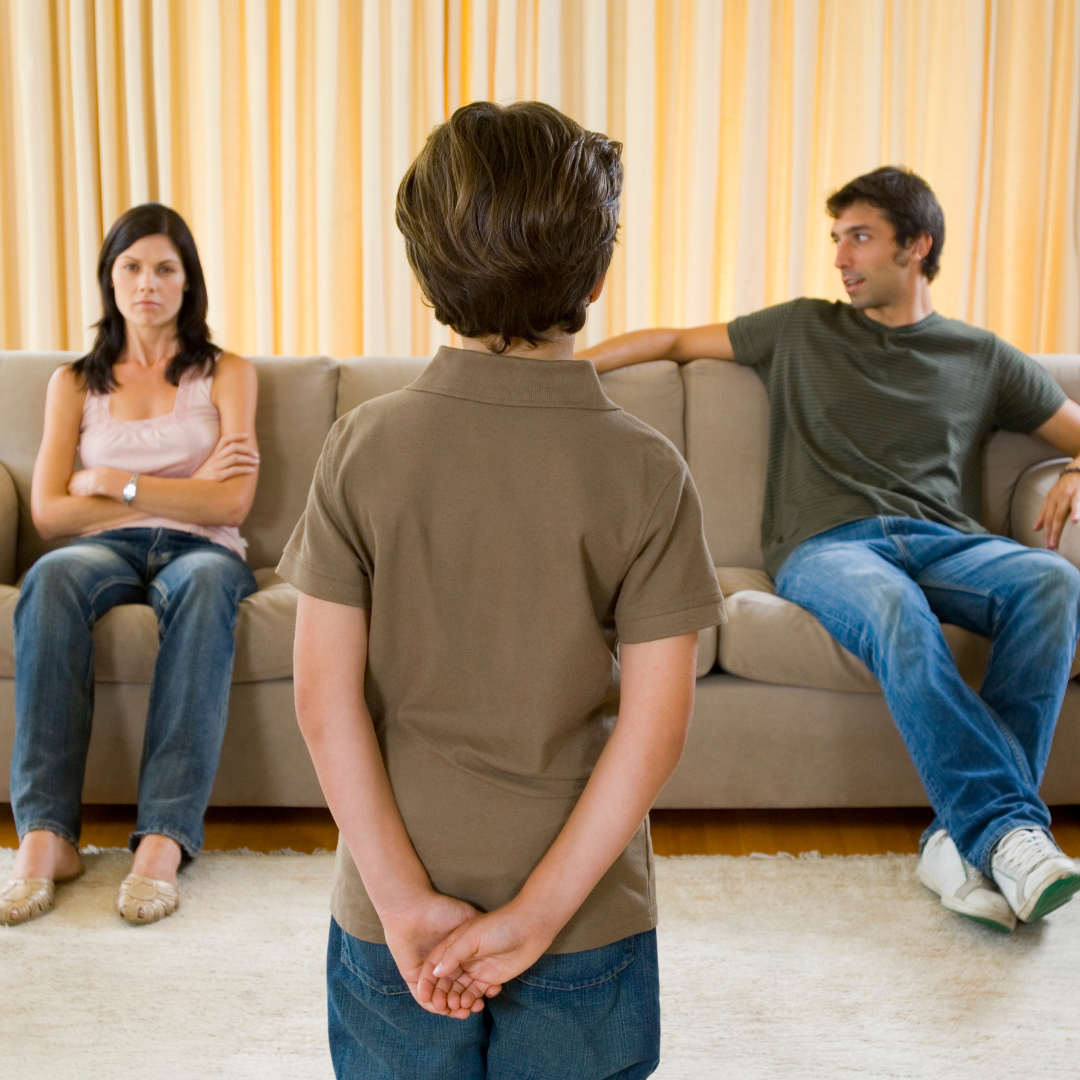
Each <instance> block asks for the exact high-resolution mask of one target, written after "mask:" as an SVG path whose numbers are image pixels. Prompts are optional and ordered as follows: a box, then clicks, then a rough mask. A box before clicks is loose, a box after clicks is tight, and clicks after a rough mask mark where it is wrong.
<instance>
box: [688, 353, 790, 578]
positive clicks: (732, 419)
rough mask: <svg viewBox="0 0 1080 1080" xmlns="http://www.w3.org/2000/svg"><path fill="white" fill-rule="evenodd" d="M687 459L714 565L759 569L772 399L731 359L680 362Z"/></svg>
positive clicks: (755, 376)
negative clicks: (684, 389) (684, 403)
mask: <svg viewBox="0 0 1080 1080" xmlns="http://www.w3.org/2000/svg"><path fill="white" fill-rule="evenodd" d="M682 377H683V383H684V385H685V387H686V461H687V464H688V465H689V466H690V472H691V473H692V474H693V477H694V483H695V484H696V485H697V489H698V493H699V494H700V496H701V507H702V512H703V516H704V523H705V540H706V541H707V543H708V545H709V550H710V551H711V552H712V557H713V562H714V563H716V565H717V566H746V567H750V568H752V569H755V570H756V569H760V568H761V566H762V558H761V511H762V508H763V507H764V505H765V467H766V464H767V461H768V454H769V399H768V397H767V395H766V393H765V387H764V386H763V385H762V383H761V380H760V379H759V378H758V376H757V375H756V374H754V372H753V371H751V370H749V369H748V368H741V367H739V366H737V365H736V364H733V363H731V362H730V361H726V360H694V361H691V362H690V363H689V364H686V365H684V366H683V369H682Z"/></svg>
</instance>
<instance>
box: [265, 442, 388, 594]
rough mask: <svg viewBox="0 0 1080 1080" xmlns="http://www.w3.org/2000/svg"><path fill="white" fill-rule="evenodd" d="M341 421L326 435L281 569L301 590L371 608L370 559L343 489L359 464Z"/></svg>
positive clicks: (279, 565) (286, 578)
mask: <svg viewBox="0 0 1080 1080" xmlns="http://www.w3.org/2000/svg"><path fill="white" fill-rule="evenodd" d="M345 431H346V429H345V427H344V424H343V423H342V421H339V422H338V423H337V424H335V425H334V427H333V428H331V429H330V434H329V435H328V436H327V437H326V443H325V444H324V445H323V449H322V453H321V454H320V455H319V462H318V464H317V465H316V466H315V477H314V479H313V480H312V482H311V490H310V491H309V492H308V501H307V507H306V508H305V510H304V513H303V516H302V517H301V518H300V520H299V521H298V522H297V523H296V528H295V529H294V530H293V534H292V536H291V537H290V539H289V542H288V544H286V546H285V552H284V554H283V555H282V556H281V562H280V563H278V567H277V572H278V573H279V574H280V575H281V576H282V577H283V578H284V579H285V580H286V581H288V582H289V583H290V584H291V585H294V586H295V587H296V588H297V589H299V591H300V592H302V593H305V594H306V595H308V596H314V597H316V598H317V599H319V600H328V601H330V602H331V603H334V604H347V605H348V606H349V607H361V608H368V609H370V607H371V574H372V570H373V566H372V561H371V558H370V556H369V554H368V551H367V547H366V545H365V544H364V542H363V538H362V536H361V534H360V528H359V525H358V523H357V521H356V520H355V517H356V516H355V514H354V513H352V512H351V510H350V508H349V506H348V500H347V499H346V497H345V488H346V485H347V484H348V482H349V477H350V475H355V474H356V466H355V464H354V463H352V462H351V461H350V458H353V457H355V455H354V454H350V453H349V452H348V450H347V447H348V445H349V442H350V441H349V440H346V439H345V438H344V435H345Z"/></svg>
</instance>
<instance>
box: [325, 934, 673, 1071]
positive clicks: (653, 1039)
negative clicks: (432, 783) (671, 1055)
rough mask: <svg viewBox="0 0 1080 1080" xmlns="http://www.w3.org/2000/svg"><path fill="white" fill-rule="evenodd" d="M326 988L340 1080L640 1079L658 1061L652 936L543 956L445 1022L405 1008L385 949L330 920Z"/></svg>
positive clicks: (407, 1001) (400, 982)
mask: <svg viewBox="0 0 1080 1080" xmlns="http://www.w3.org/2000/svg"><path fill="white" fill-rule="evenodd" d="M326 982H327V991H328V1006H329V1014H330V1055H331V1057H332V1058H333V1061H334V1072H335V1074H336V1076H337V1077H338V1080H434V1078H435V1077H438V1080H483V1078H485V1077H487V1078H489V1080H571V1078H572V1080H601V1078H602V1077H604V1078H606V1077H611V1078H616V1077H617V1078H619V1080H638V1078H639V1077H645V1076H649V1075H651V1074H652V1073H653V1071H654V1070H655V1069H656V1066H657V1064H658V1063H659V1061H660V984H659V976H658V971H657V964H656V931H655V930H649V931H647V932H646V933H644V934H637V935H635V936H634V937H628V938H623V939H622V940H621V941H616V942H614V943H613V944H611V945H605V946H603V947H602V948H599V949H590V950H589V951H588V952H577V953H560V954H555V955H545V956H542V957H541V958H540V959H539V960H538V961H537V962H536V963H535V964H534V965H533V966H532V967H531V968H529V969H528V970H527V971H525V972H522V974H521V975H519V976H518V977H517V978H516V979H511V980H510V982H508V983H507V984H506V985H505V986H504V987H503V988H502V991H501V992H500V993H499V994H498V995H497V996H496V997H493V998H490V999H489V1000H488V1001H487V1003H486V1004H485V1006H484V1010H483V1012H480V1013H474V1014H473V1015H472V1016H471V1017H470V1018H469V1019H468V1020H451V1019H450V1018H449V1017H445V1016H435V1015H434V1014H433V1013H429V1012H426V1011H425V1010H424V1009H422V1008H421V1007H420V1006H419V1005H418V1004H417V1003H416V1002H415V1001H414V1000H413V997H412V995H411V994H410V993H409V989H408V987H407V986H406V985H405V981H404V979H402V977H401V974H400V972H399V971H398V969H397V964H395V963H394V959H393V957H392V956H391V955H390V950H389V949H388V948H387V947H386V946H385V945H373V944H370V943H369V942H366V941H360V940H359V939H357V938H354V937H352V936H350V935H349V934H346V933H345V932H344V931H343V930H342V929H341V927H339V926H338V924H337V922H335V921H334V920H333V919H331V920H330V942H329V946H328V948H327V954H326Z"/></svg>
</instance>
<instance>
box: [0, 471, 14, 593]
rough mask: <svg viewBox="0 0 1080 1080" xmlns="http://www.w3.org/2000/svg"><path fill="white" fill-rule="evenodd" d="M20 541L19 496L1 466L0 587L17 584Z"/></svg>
mask: <svg viewBox="0 0 1080 1080" xmlns="http://www.w3.org/2000/svg"><path fill="white" fill-rule="evenodd" d="M18 540H19V496H18V494H17V493H16V491H15V481H14V480H12V479H11V473H9V472H8V471H7V469H5V468H4V466H3V465H0V585H14V584H15V552H16V547H17V545H18Z"/></svg>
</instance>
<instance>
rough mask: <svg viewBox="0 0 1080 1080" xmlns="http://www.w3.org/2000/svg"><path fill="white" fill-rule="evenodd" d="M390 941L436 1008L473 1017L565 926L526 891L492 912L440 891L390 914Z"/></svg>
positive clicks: (426, 1002) (418, 990)
mask: <svg viewBox="0 0 1080 1080" xmlns="http://www.w3.org/2000/svg"><path fill="white" fill-rule="evenodd" d="M382 923H383V931H384V933H385V935H386V944H387V947H388V948H389V949H390V953H391V955H392V956H393V958H394V961H395V962H396V964H397V966H398V970H399V971H400V972H401V977H402V978H403V979H404V980H405V982H406V984H407V985H408V987H409V991H410V993H411V994H412V996H413V997H414V998H415V999H416V1001H417V1002H418V1003H419V1004H420V1005H421V1006H422V1007H423V1008H424V1009H426V1010H427V1011H428V1012H431V1013H437V1014H439V1015H441V1016H449V1017H452V1018H453V1019H455V1020H466V1019H468V1018H469V1016H471V1015H472V1014H473V1013H477V1012H480V1011H481V1010H482V1009H483V1008H484V999H485V998H490V997H494V996H495V995H496V994H497V993H498V992H499V991H500V990H501V989H502V987H503V983H505V982H507V981H508V980H510V979H513V978H515V977H516V976H518V975H520V974H521V973H522V972H523V971H525V969H526V968H529V967H531V966H532V965H533V964H534V963H536V961H537V960H538V959H539V958H540V957H541V956H542V955H543V954H544V951H545V950H546V949H547V948H548V946H550V944H551V942H552V941H553V940H554V938H555V934H556V933H557V932H558V927H554V928H548V927H547V926H545V924H544V921H543V920H542V919H540V918H538V917H537V916H536V915H535V914H534V913H531V912H527V911H525V910H524V907H523V903H522V902H521V898H520V897H518V898H516V899H514V900H512V901H511V902H510V903H508V904H506V905H504V906H503V907H501V908H498V909H497V910H496V911H492V912H489V913H487V914H484V913H482V912H480V911H478V910H477V909H476V908H474V907H473V906H472V905H471V904H467V903H466V902H465V901H464V900H456V899H454V898H453V897H451V896H444V895H442V893H437V892H435V891H434V890H431V891H429V892H427V893H426V894H424V895H422V896H420V897H418V898H417V900H416V903H415V904H413V905H412V906H409V907H403V908H401V909H399V910H398V911H395V912H392V913H384V914H383V915H382Z"/></svg>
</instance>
